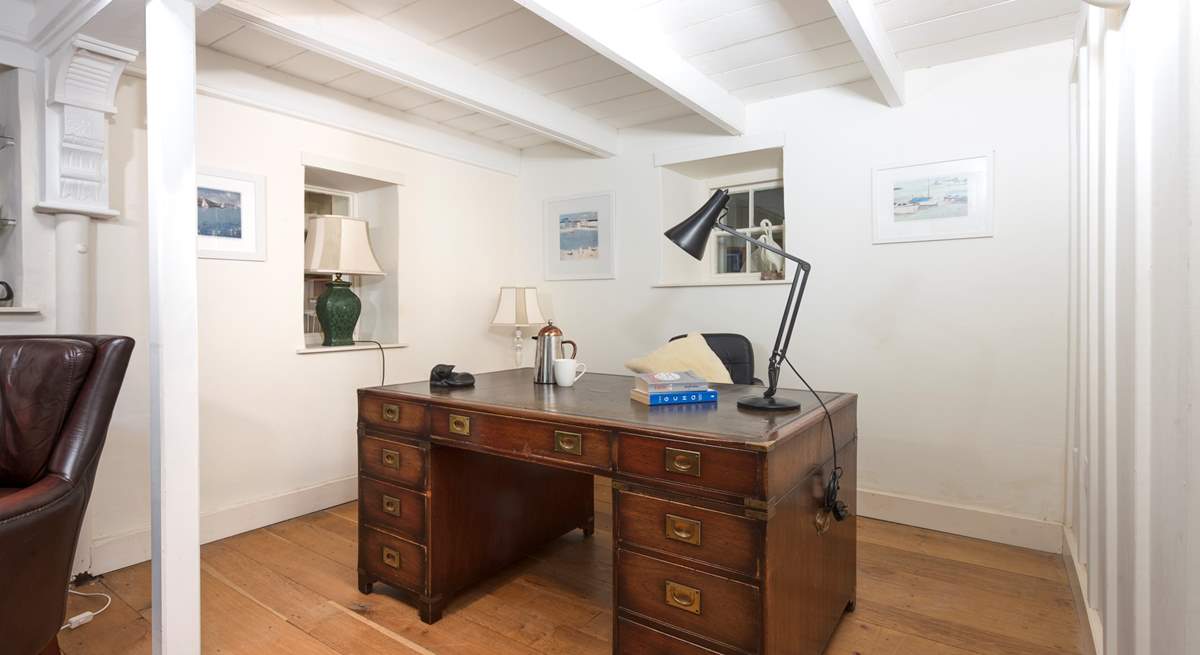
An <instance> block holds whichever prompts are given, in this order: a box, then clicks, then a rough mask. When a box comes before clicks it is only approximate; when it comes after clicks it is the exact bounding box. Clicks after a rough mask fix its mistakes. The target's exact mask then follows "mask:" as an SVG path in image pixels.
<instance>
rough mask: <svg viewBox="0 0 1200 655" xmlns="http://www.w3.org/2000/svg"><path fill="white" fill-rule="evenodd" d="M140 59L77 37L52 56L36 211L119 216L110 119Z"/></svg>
mask: <svg viewBox="0 0 1200 655" xmlns="http://www.w3.org/2000/svg"><path fill="white" fill-rule="evenodd" d="M136 57H137V52H136V51H134V50H130V49H128V48H123V47H121V46H119V45H114V44H111V43H105V42H103V41H99V40H96V39H93V38H91V37H88V36H83V35H78V36H76V37H75V38H73V39H71V40H70V41H69V42H68V43H67V44H66V45H64V46H63V47H62V48H61V49H60V50H59V51H58V52H56V53H55V54H54V55H53V56H52V57H51V58H50V61H49V67H48V70H47V72H46V79H45V88H46V108H45V114H44V115H45V120H44V121H43V123H42V126H43V130H44V133H43V139H44V144H45V150H44V151H43V152H44V157H43V162H42V168H43V175H42V194H41V202H39V203H38V205H37V207H35V210H36V211H38V212H41V213H45V214H79V215H83V216H88V217H90V218H113V217H114V216H116V215H117V212H116V211H114V210H113V209H110V208H109V199H108V117H109V115H111V114H115V113H116V111H117V109H116V106H115V104H114V103H115V99H116V93H117V84H118V83H119V82H120V80H121V74H122V73H124V71H125V66H126V65H128V64H129V62H131V61H133V60H134V59H135V58H136Z"/></svg>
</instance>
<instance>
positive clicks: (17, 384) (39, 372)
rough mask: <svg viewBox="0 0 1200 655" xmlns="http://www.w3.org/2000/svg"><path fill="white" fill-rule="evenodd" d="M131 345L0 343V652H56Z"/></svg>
mask: <svg viewBox="0 0 1200 655" xmlns="http://www.w3.org/2000/svg"><path fill="white" fill-rule="evenodd" d="M132 351H133V339H130V338H128V337H104V336H39V337H0V651H3V652H4V653H5V655H34V654H36V653H39V652H42V651H43V649H47V652H57V643H58V642H57V639H56V638H57V636H58V630H59V628H60V627H61V626H62V624H63V620H64V614H65V613H66V596H67V582H68V579H69V578H70V575H71V562H72V560H73V559H74V556H75V542H76V541H77V540H78V539H79V526H80V524H81V523H82V521H83V511H84V509H86V508H87V503H88V497H89V496H91V494H92V481H93V480H94V479H95V476H96V465H97V463H98V462H99V460H100V450H101V448H103V446H104V438H105V435H106V434H107V433H108V422H109V419H110V418H112V411H113V405H114V404H115V403H116V400H117V392H118V391H120V389H121V382H122V380H123V379H124V378H125V369H126V367H127V366H128V365H129V355H130V353H131V352H132Z"/></svg>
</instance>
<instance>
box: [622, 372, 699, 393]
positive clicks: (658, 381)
mask: <svg viewBox="0 0 1200 655" xmlns="http://www.w3.org/2000/svg"><path fill="white" fill-rule="evenodd" d="M634 388H635V389H637V390H638V391H642V392H645V393H669V392H675V391H706V390H707V389H708V380H705V379H704V378H702V377H700V376H699V375H696V374H695V373H693V372H692V371H664V372H662V373H642V374H640V375H637V376H634Z"/></svg>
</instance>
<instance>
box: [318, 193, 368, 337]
mask: <svg viewBox="0 0 1200 655" xmlns="http://www.w3.org/2000/svg"><path fill="white" fill-rule="evenodd" d="M304 272H305V273H325V274H329V275H332V276H333V279H332V280H330V282H329V286H327V287H325V291H324V293H322V294H321V297H320V298H317V319H318V320H319V321H320V322H321V330H322V331H324V332H325V341H324V342H323V344H322V345H325V346H350V345H353V344H354V326H355V325H356V324H357V323H358V317H359V314H360V313H361V312H362V302H361V301H360V300H359V299H358V296H356V295H354V292H353V291H351V290H350V282H349V281H348V280H343V279H342V276H343V275H383V274H384V273H383V269H382V268H380V267H379V262H378V261H377V260H376V259H375V253H374V252H373V251H372V250H371V234H370V227H369V226H368V225H367V222H366V221H364V220H363V219H361V218H350V217H348V216H311V217H309V219H308V234H307V235H306V237H305V239H304Z"/></svg>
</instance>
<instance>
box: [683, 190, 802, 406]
mask: <svg viewBox="0 0 1200 655" xmlns="http://www.w3.org/2000/svg"><path fill="white" fill-rule="evenodd" d="M728 202H729V191H726V190H725V189H717V191H716V192H715V193H713V195H712V197H711V198H709V199H708V202H706V203H704V206H703V207H701V208H700V209H699V210H698V211H697V212H696V213H695V214H692V215H691V216H689V217H688V219H687V220H685V221H683V222H682V223H680V224H679V225H676V226H675V227H673V228H671V229H669V230H667V231H666V232H664V233H663V234H665V235H666V237H667V238H668V239H670V240H671V242H672V243H674V244H675V245H677V246H679V247H680V248H681V249H682V250H683V251H684V252H686V253H687V254H689V255H691V256H692V257H695V258H696V259H702V258H703V257H704V250H705V248H706V247H707V245H708V237H709V235H711V234H712V231H713V228H716V229H718V230H721V231H722V232H726V233H728V234H730V235H733V236H735V237H737V238H739V239H741V240H743V241H748V242H750V243H751V244H753V245H754V246H756V247H758V248H762V249H764V250H768V251H770V252H773V253H775V254H777V255H781V256H783V257H784V258H786V259H788V260H790V261H793V262H796V265H797V266H798V267H800V273H801V274H800V275H797V276H795V277H793V278H792V286H791V290H790V291H789V292H788V301H787V304H786V305H784V307H783V319H782V320H780V322H779V334H777V335H776V336H775V348H774V349H772V351H771V360H770V363H769V364H768V365H767V389H766V391H763V394H762V395H761V396H746V397H744V398H741V399H739V400H738V407H744V408H746V409H765V410H777V411H778V410H790V409H799V408H800V401H798V400H793V399H791V398H779V397H777V396H776V395H775V389H776V388H777V387H778V385H779V365H780V364H782V363H783V361H784V359H785V358H786V356H787V349H788V343H789V342H791V340H792V328H794V327H795V326H796V314H797V313H798V312H799V311H800V300H801V299H802V298H803V297H804V285H805V284H807V283H808V272H809V270H810V269H812V266H811V265H810V264H809V263H808V262H806V261H804V260H803V259H800V258H799V257H796V256H795V255H789V254H788V253H786V252H784V251H783V249H781V248H778V247H776V246H772V245H770V244H766V243H763V242H761V241H755V240H754V239H751V238H750V237H748V236H746V235H745V234H742V233H741V232H738V231H737V230H735V229H733V228H731V227H729V226H728V225H725V224H724V223H722V222H721V221H720V218H721V216H722V215H723V214H724V212H725V204H726V203H728Z"/></svg>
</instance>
